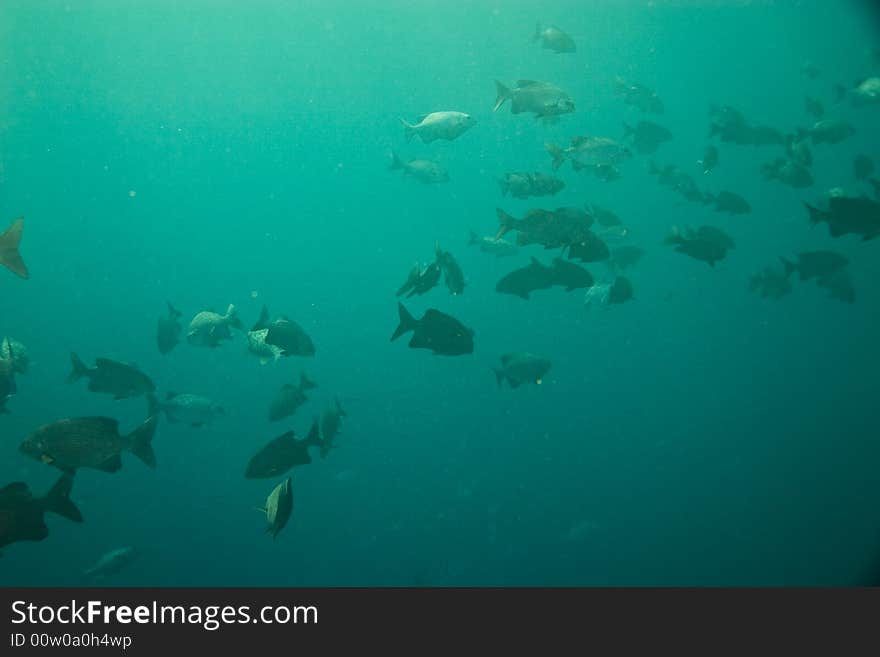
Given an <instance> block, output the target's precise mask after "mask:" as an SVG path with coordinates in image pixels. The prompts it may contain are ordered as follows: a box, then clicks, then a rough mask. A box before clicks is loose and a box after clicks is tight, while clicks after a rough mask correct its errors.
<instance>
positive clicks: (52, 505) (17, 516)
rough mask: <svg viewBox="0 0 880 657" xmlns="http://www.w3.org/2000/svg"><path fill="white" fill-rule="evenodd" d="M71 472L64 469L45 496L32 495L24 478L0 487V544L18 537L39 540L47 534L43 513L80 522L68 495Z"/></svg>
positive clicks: (7, 543) (15, 539)
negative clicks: (65, 471)
mask: <svg viewBox="0 0 880 657" xmlns="http://www.w3.org/2000/svg"><path fill="white" fill-rule="evenodd" d="M72 489H73V475H71V474H68V473H63V474H62V475H61V476H60V477H59V478H58V479H57V480H56V481H55V483H54V484H53V485H52V488H50V489H49V492H48V493H47V494H46V495H45V496H44V497H34V496H33V493H31V490H30V488H29V487H28V485H27V484H26V483H24V482H23V481H15V482H12V483H11V484H7V485H6V486H3V487H2V488H0V548H2V547H4V546H6V545H10V544H12V543H17V542H19V541H42V540H44V539H45V538H46V537H48V536H49V528H48V527H47V526H46V521H45V519H44V516H45V514H46V513H48V512H51V513H54V514H57V515H59V516H62V517H64V518H67V519H68V520H70V521H72V522H82V521H83V517H82V514H81V513H80V510H79V509H78V508H77V507H76V505H75V504H74V503H73V502H72V501H71V499H70V491H71V490H72Z"/></svg>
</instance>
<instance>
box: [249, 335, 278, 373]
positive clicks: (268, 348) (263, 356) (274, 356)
mask: <svg viewBox="0 0 880 657" xmlns="http://www.w3.org/2000/svg"><path fill="white" fill-rule="evenodd" d="M268 335H269V329H267V328H263V329H257V330H256V331H255V330H250V331H248V333H247V343H248V353H251V354H253V355H254V356H256V357H257V358H259V359H260V364H261V365H266V364H267V363H271V362H274V361H277V360H278V359H279V358H281V347H278V346H277V345H274V344H266V336H268Z"/></svg>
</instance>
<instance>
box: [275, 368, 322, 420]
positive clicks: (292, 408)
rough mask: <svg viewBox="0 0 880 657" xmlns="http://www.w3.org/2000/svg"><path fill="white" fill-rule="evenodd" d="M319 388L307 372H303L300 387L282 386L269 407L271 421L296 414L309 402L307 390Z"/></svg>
mask: <svg viewBox="0 0 880 657" xmlns="http://www.w3.org/2000/svg"><path fill="white" fill-rule="evenodd" d="M317 387H318V386H317V384H316V383H314V382H313V381H311V380H309V377H308V376H307V375H306V373H305V372H301V373H300V375H299V385H293V384H290V383H286V384H284V385H283V386H281V389H280V390H279V391H278V393H277V394H276V395H275V398H274V399H273V400H272V403H271V404H270V405H269V421H270V422H277V421H278V420H283V419H284V418H286V417H290V416H291V415H293V414H294V413H296V411H297V410H298V409H299V407H300V406H302V405H303V404H305V403H306V402H307V401H308V400H309V398H308V397H306V390H311V389H313V388H317Z"/></svg>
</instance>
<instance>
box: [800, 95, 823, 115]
mask: <svg viewBox="0 0 880 657" xmlns="http://www.w3.org/2000/svg"><path fill="white" fill-rule="evenodd" d="M804 111H805V112H806V113H807V114H809V115H810V116H812V117H813V118H814V119H821V118H822V117H823V116H825V106H824V105H823V104H822V101H821V100H818V99H816V98H812V97H810V96H807V97H806V98H804Z"/></svg>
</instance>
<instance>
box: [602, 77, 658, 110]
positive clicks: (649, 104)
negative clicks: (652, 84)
mask: <svg viewBox="0 0 880 657" xmlns="http://www.w3.org/2000/svg"><path fill="white" fill-rule="evenodd" d="M614 93H615V94H616V95H618V96H622V97H623V102H624V103H626V104H627V105H632V106H633V107H636V108H638V109H639V110H641V111H642V112H646V113H651V114H663V112H664V111H665V108H664V104H663V101H662V100H661V99H660V97H659V96H658V95H657V93H656V92H655V91H654V90H653V89H651V88H649V87H646V86H645V85H643V84H637V83H631V82H627V81H626V80H624V79H623V78H621V77H617V78H616V79H615V81H614Z"/></svg>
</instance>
